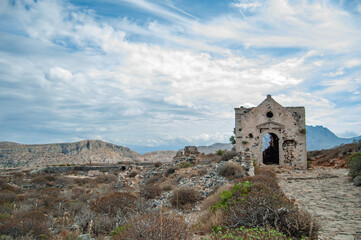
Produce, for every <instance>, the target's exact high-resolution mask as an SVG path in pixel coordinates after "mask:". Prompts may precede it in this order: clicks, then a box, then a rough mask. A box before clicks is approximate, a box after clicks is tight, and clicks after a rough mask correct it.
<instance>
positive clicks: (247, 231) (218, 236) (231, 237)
mask: <svg viewBox="0 0 361 240" xmlns="http://www.w3.org/2000/svg"><path fill="white" fill-rule="evenodd" d="M210 237H211V240H241V239H264V240H266V239H267V240H290V238H289V237H287V236H286V235H285V234H283V233H280V232H277V231H275V230H266V229H263V228H245V227H243V226H242V227H240V228H236V229H234V230H230V229H227V230H223V229H222V228H221V227H218V228H216V229H215V230H214V231H213V233H212V234H211V235H210ZM306 239H307V238H302V239H301V240H306Z"/></svg>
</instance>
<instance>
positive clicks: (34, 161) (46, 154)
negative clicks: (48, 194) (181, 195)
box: [0, 140, 139, 168]
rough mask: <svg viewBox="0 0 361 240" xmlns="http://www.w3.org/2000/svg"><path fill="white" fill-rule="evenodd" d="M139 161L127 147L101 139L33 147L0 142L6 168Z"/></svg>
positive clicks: (0, 156)
mask: <svg viewBox="0 0 361 240" xmlns="http://www.w3.org/2000/svg"><path fill="white" fill-rule="evenodd" d="M138 158H139V154H138V153H137V152H135V151H133V150H131V149H129V148H127V147H123V146H118V145H115V144H111V143H107V142H103V141H100V140H84V141H79V142H73V143H54V144H30V145H27V144H19V143H13V142H0V164H1V165H2V166H3V167H4V168H5V167H11V168H14V167H35V166H41V165H60V164H88V163H117V162H119V161H132V160H137V159H138Z"/></svg>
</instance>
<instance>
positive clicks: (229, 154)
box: [221, 151, 238, 161]
mask: <svg viewBox="0 0 361 240" xmlns="http://www.w3.org/2000/svg"><path fill="white" fill-rule="evenodd" d="M237 155H238V154H237V152H236V151H226V152H224V153H223V155H222V158H221V160H222V161H228V160H231V159H232V158H234V157H235V156H237Z"/></svg>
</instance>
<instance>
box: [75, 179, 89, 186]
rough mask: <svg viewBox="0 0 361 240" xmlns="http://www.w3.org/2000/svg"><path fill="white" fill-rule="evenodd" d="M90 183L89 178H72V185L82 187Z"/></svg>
mask: <svg viewBox="0 0 361 240" xmlns="http://www.w3.org/2000/svg"><path fill="white" fill-rule="evenodd" d="M89 182H91V179H89V178H74V184H76V185H78V186H84V185H85V184H87V183H89Z"/></svg>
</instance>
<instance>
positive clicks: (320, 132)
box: [306, 126, 361, 151]
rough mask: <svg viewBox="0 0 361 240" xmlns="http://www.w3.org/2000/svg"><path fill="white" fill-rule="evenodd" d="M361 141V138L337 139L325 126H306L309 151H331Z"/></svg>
mask: <svg viewBox="0 0 361 240" xmlns="http://www.w3.org/2000/svg"><path fill="white" fill-rule="evenodd" d="M360 139H361V136H358V137H354V138H340V137H337V136H336V135H335V134H334V133H333V132H331V131H330V130H329V129H328V128H325V127H323V126H315V127H314V126H306V141H307V150H308V151H313V150H321V149H329V148H333V147H335V146H338V145H341V144H347V143H352V142H353V141H355V140H356V141H358V140H360Z"/></svg>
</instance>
